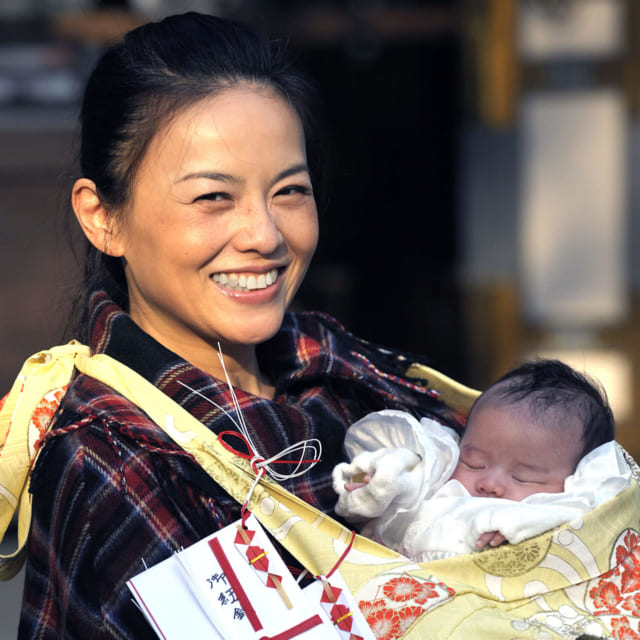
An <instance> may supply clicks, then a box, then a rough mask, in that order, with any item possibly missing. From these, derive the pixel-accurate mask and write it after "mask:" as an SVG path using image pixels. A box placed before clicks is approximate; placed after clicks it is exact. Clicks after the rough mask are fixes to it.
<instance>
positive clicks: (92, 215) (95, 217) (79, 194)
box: [71, 178, 124, 258]
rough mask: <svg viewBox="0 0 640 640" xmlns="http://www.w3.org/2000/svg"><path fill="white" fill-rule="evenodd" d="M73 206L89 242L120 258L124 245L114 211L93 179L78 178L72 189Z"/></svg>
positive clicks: (99, 249) (103, 251) (100, 249)
mask: <svg viewBox="0 0 640 640" xmlns="http://www.w3.org/2000/svg"><path fill="white" fill-rule="evenodd" d="M71 206H72V207H73V212H74V213H75V215H76V218H77V219H78V222H79V223H80V227H82V231H83V232H84V235H85V236H87V239H88V240H89V242H90V243H91V244H92V245H93V246H94V247H95V248H96V249H98V251H102V253H106V254H107V255H109V256H114V257H116V258H119V257H121V256H122V255H123V252H124V247H123V246H122V242H120V240H119V238H118V234H117V229H116V225H115V220H114V216H113V213H110V212H109V211H108V210H107V207H106V206H105V205H104V204H103V203H102V201H101V200H100V197H99V195H98V189H97V187H96V184H95V182H94V181H93V180H89V179H88V178H80V179H79V180H76V182H75V184H74V185H73V190H72V191H71Z"/></svg>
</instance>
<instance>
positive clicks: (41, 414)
mask: <svg viewBox="0 0 640 640" xmlns="http://www.w3.org/2000/svg"><path fill="white" fill-rule="evenodd" d="M68 386H69V385H65V386H64V387H60V388H58V389H53V390H52V391H49V393H47V394H46V395H45V396H44V398H42V400H41V401H40V402H39V404H38V406H37V407H36V409H35V411H34V412H33V415H32V416H31V421H30V422H29V447H30V448H31V449H32V450H33V451H34V452H35V451H37V450H38V449H39V448H40V442H41V440H42V437H43V436H44V434H45V433H46V432H47V429H48V428H49V423H50V422H51V419H52V418H53V416H54V414H55V413H56V411H57V410H58V407H59V406H60V401H61V400H62V396H64V394H65V392H66V390H67V387H68Z"/></svg>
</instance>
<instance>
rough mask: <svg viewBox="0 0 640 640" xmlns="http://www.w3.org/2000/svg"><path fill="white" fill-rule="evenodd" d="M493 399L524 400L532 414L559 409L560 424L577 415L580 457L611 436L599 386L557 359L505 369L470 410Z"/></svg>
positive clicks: (609, 413)
mask: <svg viewBox="0 0 640 640" xmlns="http://www.w3.org/2000/svg"><path fill="white" fill-rule="evenodd" d="M494 400H498V401H499V402H504V403H505V404H517V403H520V402H523V401H524V402H526V403H527V406H528V408H529V410H530V411H531V412H533V413H534V414H540V413H544V412H546V411H548V410H549V409H553V410H555V411H559V414H558V415H557V416H555V417H556V418H557V419H556V420H554V422H557V423H558V424H559V425H560V424H563V423H564V422H565V420H566V419H568V418H571V417H574V418H575V417H577V418H579V419H580V421H581V422H582V444H583V447H582V453H581V454H580V458H582V457H583V456H585V455H586V454H587V453H589V452H590V451H593V449H595V448H596V447H598V446H600V445H601V444H604V443H605V442H609V441H610V440H613V439H614V435H615V423H614V419H613V412H612V411H611V407H610V406H609V403H608V401H607V395H606V393H605V391H604V389H603V388H602V386H601V385H599V384H598V383H597V382H595V381H594V380H592V379H591V378H589V377H587V376H586V375H583V374H581V373H578V372H577V371H576V370H575V369H572V368H571V367H570V366H568V365H566V364H564V363H563V362H560V361H559V360H535V361H531V362H525V363H524V364H522V365H520V366H519V367H517V368H515V369H512V370H511V371H508V372H507V373H505V374H504V375H503V376H502V377H501V378H499V379H498V380H496V381H495V382H494V383H493V384H492V385H490V386H489V388H488V389H487V390H486V391H485V392H484V393H483V394H482V395H481V396H480V397H479V398H478V400H476V403H475V404H474V405H473V407H472V408H471V411H473V410H474V408H475V407H476V405H478V404H482V403H484V402H485V401H489V402H491V401H494ZM469 415H471V412H470V414H469Z"/></svg>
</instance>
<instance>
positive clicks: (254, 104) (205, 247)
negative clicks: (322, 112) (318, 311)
mask: <svg viewBox="0 0 640 640" xmlns="http://www.w3.org/2000/svg"><path fill="white" fill-rule="evenodd" d="M73 204H74V209H75V211H76V215H77V216H78V219H79V220H80V223H81V225H82V227H83V229H84V231H85V233H86V235H87V237H88V238H89V240H90V241H91V242H92V244H93V245H94V246H95V247H96V248H97V249H99V250H102V251H104V252H105V253H106V254H108V255H110V256H114V257H117V258H121V259H122V260H123V264H124V273H125V278H126V283H127V291H128V297H129V313H130V315H131V318H132V319H133V320H134V322H135V323H136V324H137V325H138V326H139V327H140V328H141V329H143V330H144V331H145V332H147V333H148V334H149V335H150V336H152V337H153V338H155V339H156V340H157V341H158V342H159V343H160V344H162V345H164V346H165V347H167V348H169V349H171V350H172V351H174V352H175V353H177V354H178V355H180V356H182V357H183V358H184V359H185V360H187V361H189V362H191V363H192V364H194V365H196V366H198V367H199V368H200V369H202V370H203V371H206V372H207V373H209V374H211V375H213V376H215V377H217V378H224V374H223V370H222V366H221V363H220V361H219V359H218V357H217V350H216V345H217V344H218V343H220V346H221V348H222V351H223V353H224V354H225V365H226V369H227V371H228V373H229V375H230V378H231V380H232V382H234V383H237V382H240V381H241V384H239V386H241V387H242V388H243V389H244V390H245V391H249V392H251V393H255V394H257V395H262V396H264V397H267V398H270V397H272V396H273V386H272V385H271V384H270V381H269V380H268V379H266V378H265V376H264V375H263V374H262V373H261V371H260V369H259V367H258V364H257V362H256V351H255V345H256V344H259V343H262V342H264V341H265V340H268V339H269V338H271V337H273V335H274V334H275V333H276V332H277V330H278V329H279V328H280V325H281V324H282V320H283V318H284V313H285V311H286V309H287V307H288V306H289V304H290V303H291V300H292V299H293V296H294V294H295V292H296V291H297V289H298V287H299V285H300V283H301V282H302V278H303V277H304V274H305V272H306V270H307V267H308V265H309V261H310V260H311V256H312V254H313V251H314V249H315V246H316V242H317V237H318V227H317V214H316V206H315V200H314V198H313V192H312V186H311V177H310V175H309V170H308V168H307V163H306V152H305V141H304V133H303V131H302V126H301V124H300V119H299V118H298V116H297V114H296V112H295V110H294V109H293V107H291V106H290V105H289V104H288V103H287V102H286V100H285V99H284V98H283V97H282V96H281V95H279V94H278V93H276V92H275V91H274V90H273V89H267V88H265V87H264V86H260V85H255V84H249V83H247V82H243V83H238V84H237V86H234V87H233V88H230V89H226V90H225V91H224V92H223V93H222V94H220V95H217V96H213V97H209V98H204V99H202V100H200V101H199V102H197V103H196V104H195V105H193V106H191V107H189V108H187V109H186V110H185V111H184V112H182V113H180V114H179V115H177V116H176V117H175V118H173V120H172V121H171V123H170V124H168V125H167V126H166V127H165V128H164V129H163V130H161V131H159V132H158V133H157V134H156V136H155V137H154V138H153V139H152V141H151V142H150V144H149V148H148V151H147V153H146V154H145V157H144V158H143V160H142V162H141V163H140V167H139V169H138V172H137V175H136V179H135V182H134V184H133V186H132V192H131V201H130V205H129V209H128V213H127V216H126V219H122V220H121V221H120V224H118V221H117V220H114V219H113V216H112V215H110V212H109V210H108V208H107V207H106V206H104V205H103V204H102V203H101V202H100V199H99V197H98V191H97V188H96V185H95V182H94V181H92V180H90V179H88V178H82V179H80V180H78V181H77V182H76V184H75V187H74V191H73ZM267 282H268V284H267Z"/></svg>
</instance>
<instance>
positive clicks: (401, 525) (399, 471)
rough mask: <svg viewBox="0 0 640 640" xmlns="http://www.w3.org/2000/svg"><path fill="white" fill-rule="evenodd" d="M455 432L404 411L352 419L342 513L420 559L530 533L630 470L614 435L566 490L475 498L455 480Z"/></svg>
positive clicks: (340, 469) (589, 504)
mask: <svg viewBox="0 0 640 640" xmlns="http://www.w3.org/2000/svg"><path fill="white" fill-rule="evenodd" d="M458 442H459V438H458V436H457V434H456V433H455V432H454V431H453V430H452V429H450V428H448V427H445V426H443V425H441V424H440V423H438V422H436V421H435V420H431V419H430V418H422V419H421V420H420V421H419V422H418V420H416V419H415V418H414V417H413V416H411V415H410V414H408V413H404V412H402V411H395V410H385V411H379V412H377V413H372V414H369V415H368V416H365V417H364V418H362V419H361V420H359V421H358V422H356V423H354V424H353V425H352V426H351V427H350V428H349V430H348V431H347V435H346V438H345V442H344V448H345V452H346V455H347V458H348V459H350V460H351V462H350V463H341V464H339V465H337V466H336V468H335V469H334V472H333V486H334V489H335V491H336V493H337V494H338V496H339V497H338V503H337V505H336V513H337V514H338V515H340V516H343V517H345V518H346V519H347V520H350V521H351V522H354V523H355V522H366V524H365V526H364V527H363V528H362V533H363V534H364V535H366V536H368V537H370V538H373V539H374V540H377V541H379V542H381V543H382V544H384V545H386V546H388V547H391V548H393V549H396V550H397V551H399V552H401V553H403V554H404V555H406V556H407V557H409V558H411V559H413V560H415V561H423V560H436V559H440V558H445V557H450V556H453V555H456V554H460V553H469V552H471V551H477V550H478V549H477V547H476V546H475V542H476V540H477V539H478V537H479V536H480V535H481V534H482V533H485V532H487V531H499V532H500V533H502V535H503V536H504V537H505V538H506V539H507V540H508V541H509V542H510V543H512V544H517V543H518V542H521V541H522V540H525V539H526V538H531V537H533V536H535V535H538V534H539V533H542V532H543V531H548V530H550V529H553V528H555V527H557V526H559V525H561V524H565V523H568V522H572V521H574V520H576V519H577V518H580V517H581V516H582V515H583V514H584V513H585V512H587V511H589V510H591V509H593V508H594V507H596V506H598V505H600V504H602V503H604V502H605V501H607V500H610V499H611V498H613V497H614V496H616V495H617V494H618V493H620V492H621V491H622V490H623V489H624V488H625V487H626V486H627V485H628V483H629V481H630V479H631V470H630V469H629V466H628V464H627V463H626V462H625V460H624V457H623V455H622V453H621V451H620V448H619V447H618V445H617V444H616V443H615V442H613V441H612V442H608V443H606V444H603V445H601V446H599V447H598V448H597V449H594V450H593V451H591V452H590V453H589V454H587V455H586V456H585V457H584V458H582V460H580V462H579V463H578V466H577V468H576V470H575V472H574V473H573V475H571V476H569V477H568V478H567V479H566V480H565V485H564V491H563V492H562V493H536V494H534V495H531V496H528V497H527V498H525V499H524V500H522V501H520V502H517V501H514V500H506V499H502V498H479V497H473V496H471V495H470V494H469V492H468V491H467V490H466V489H465V488H464V487H463V486H462V485H461V484H460V483H459V482H458V481H457V480H449V478H450V477H451V474H452V473H453V471H454V469H455V467H456V464H457V462H458V454H459V450H458ZM364 473H367V474H372V475H373V477H372V479H371V481H370V482H369V483H368V484H367V485H366V486H364V487H362V488H360V489H356V490H355V491H346V490H345V488H344V484H345V482H351V481H352V480H353V479H354V478H355V479H357V476H358V475H359V474H364Z"/></svg>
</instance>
